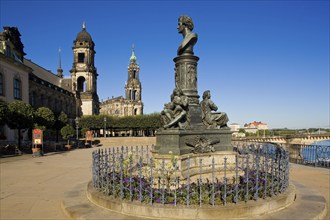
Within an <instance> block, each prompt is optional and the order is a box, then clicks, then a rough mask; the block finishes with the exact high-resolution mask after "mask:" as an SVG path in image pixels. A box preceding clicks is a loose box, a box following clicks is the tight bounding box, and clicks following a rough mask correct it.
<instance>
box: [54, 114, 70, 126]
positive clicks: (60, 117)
mask: <svg viewBox="0 0 330 220" xmlns="http://www.w3.org/2000/svg"><path fill="white" fill-rule="evenodd" d="M67 122H68V116H67V115H66V114H65V113H64V112H63V111H62V112H61V113H60V114H55V123H54V127H55V129H56V130H59V129H61V128H63V127H64V126H65V125H66V123H67Z"/></svg>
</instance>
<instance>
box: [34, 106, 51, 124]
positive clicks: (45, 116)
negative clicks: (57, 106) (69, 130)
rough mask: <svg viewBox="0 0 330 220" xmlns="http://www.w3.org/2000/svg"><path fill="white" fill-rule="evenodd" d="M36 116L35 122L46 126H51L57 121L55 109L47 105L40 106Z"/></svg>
mask: <svg viewBox="0 0 330 220" xmlns="http://www.w3.org/2000/svg"><path fill="white" fill-rule="evenodd" d="M34 116H35V117H34V122H35V123H37V124H38V125H41V126H45V127H46V128H51V127H52V126H53V125H54V123H55V115H54V113H53V111H52V110H50V109H49V108H47V107H40V108H38V109H37V110H36V111H35V113H34Z"/></svg>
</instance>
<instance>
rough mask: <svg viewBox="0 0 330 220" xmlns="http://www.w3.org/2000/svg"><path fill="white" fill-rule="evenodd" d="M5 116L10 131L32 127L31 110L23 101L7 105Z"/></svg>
mask: <svg viewBox="0 0 330 220" xmlns="http://www.w3.org/2000/svg"><path fill="white" fill-rule="evenodd" d="M7 116H8V118H7V125H8V126H9V127H10V128H11V129H24V128H31V127H32V125H33V108H32V107H31V105H29V104H27V103H25V102H23V101H18V100H15V101H12V102H11V103H9V104H8V114H7Z"/></svg>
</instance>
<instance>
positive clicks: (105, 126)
mask: <svg viewBox="0 0 330 220" xmlns="http://www.w3.org/2000/svg"><path fill="white" fill-rule="evenodd" d="M106 128H107V118H106V117H104V130H103V134H104V137H106V134H105V129H106Z"/></svg>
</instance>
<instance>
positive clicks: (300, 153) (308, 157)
mask: <svg viewBox="0 0 330 220" xmlns="http://www.w3.org/2000/svg"><path fill="white" fill-rule="evenodd" d="M289 151H290V162H292V163H297V164H303V165H309V166H315V167H325V168H330V146H326V145H301V144H299V145H298V144H294V145H291V146H290V147H289Z"/></svg>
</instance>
